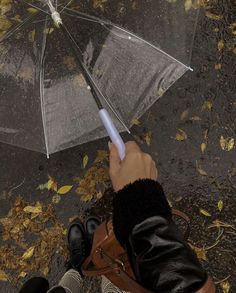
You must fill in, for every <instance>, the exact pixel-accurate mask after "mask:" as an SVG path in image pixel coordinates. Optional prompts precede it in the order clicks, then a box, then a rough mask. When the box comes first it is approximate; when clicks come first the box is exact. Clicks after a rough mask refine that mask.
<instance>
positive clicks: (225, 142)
mask: <svg viewBox="0 0 236 293" xmlns="http://www.w3.org/2000/svg"><path fill="white" fill-rule="evenodd" d="M220 146H221V148H222V150H223V151H228V152H229V151H231V150H232V149H233V148H234V138H231V137H227V138H224V137H223V135H221V137H220Z"/></svg>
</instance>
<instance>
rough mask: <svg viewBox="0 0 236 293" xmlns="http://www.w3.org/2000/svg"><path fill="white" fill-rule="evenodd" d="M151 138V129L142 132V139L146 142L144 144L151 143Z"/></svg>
mask: <svg viewBox="0 0 236 293" xmlns="http://www.w3.org/2000/svg"><path fill="white" fill-rule="evenodd" d="M151 138H152V132H151V131H148V132H147V133H145V134H144V137H143V139H144V141H145V142H146V144H147V145H148V146H150V145H151Z"/></svg>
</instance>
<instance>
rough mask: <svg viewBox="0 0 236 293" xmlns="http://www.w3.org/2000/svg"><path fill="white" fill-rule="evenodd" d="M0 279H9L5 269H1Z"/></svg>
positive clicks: (4, 280)
mask: <svg viewBox="0 0 236 293" xmlns="http://www.w3.org/2000/svg"><path fill="white" fill-rule="evenodd" d="M0 281H2V282H7V281H8V277H7V274H6V273H5V272H4V271H3V270H0Z"/></svg>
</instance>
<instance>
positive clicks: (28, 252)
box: [21, 246, 34, 260]
mask: <svg viewBox="0 0 236 293" xmlns="http://www.w3.org/2000/svg"><path fill="white" fill-rule="evenodd" d="M33 255H34V246H32V247H30V248H29V249H27V250H26V251H25V252H24V254H23V255H22V257H21V258H22V259H23V260H26V259H29V258H31V257H32V256H33Z"/></svg>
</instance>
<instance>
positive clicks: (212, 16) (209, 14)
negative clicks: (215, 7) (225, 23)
mask: <svg viewBox="0 0 236 293" xmlns="http://www.w3.org/2000/svg"><path fill="white" fill-rule="evenodd" d="M206 17H208V18H210V19H212V20H221V19H222V18H223V15H221V14H215V13H212V12H210V11H208V10H207V11H206Z"/></svg>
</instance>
